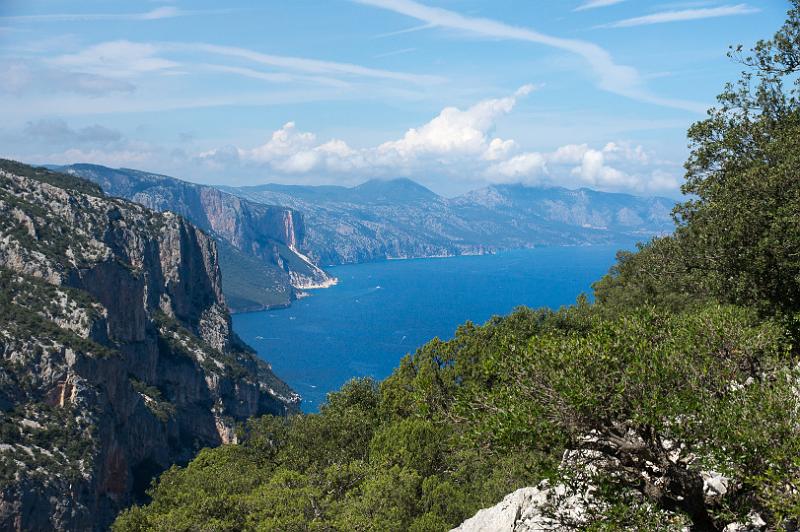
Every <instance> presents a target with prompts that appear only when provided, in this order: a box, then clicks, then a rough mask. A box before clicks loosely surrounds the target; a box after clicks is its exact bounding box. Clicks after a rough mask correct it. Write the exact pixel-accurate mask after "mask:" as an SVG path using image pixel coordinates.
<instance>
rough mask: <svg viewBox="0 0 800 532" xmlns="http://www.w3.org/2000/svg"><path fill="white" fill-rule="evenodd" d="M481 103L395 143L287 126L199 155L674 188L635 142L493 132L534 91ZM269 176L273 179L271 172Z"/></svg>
mask: <svg viewBox="0 0 800 532" xmlns="http://www.w3.org/2000/svg"><path fill="white" fill-rule="evenodd" d="M533 88H534V87H533V86H532V85H526V86H524V87H521V88H520V89H519V90H517V91H516V92H515V93H514V94H512V95H509V96H506V97H502V98H492V99H487V100H483V101H480V102H478V103H476V104H474V105H472V106H470V107H468V108H466V109H459V108H457V107H446V108H444V109H443V110H442V111H441V112H440V113H439V114H438V115H437V116H435V117H434V118H433V119H432V120H430V121H428V122H426V123H425V124H422V125H421V126H419V127H415V128H411V129H409V130H408V131H406V132H405V133H404V134H403V135H402V136H401V137H400V138H398V139H395V140H390V141H386V142H383V143H381V144H378V145H377V146H373V147H366V148H354V147H351V146H350V145H348V144H347V143H346V142H345V141H344V140H341V139H331V140H327V141H325V142H322V141H321V140H320V139H318V137H317V135H315V134H314V133H311V132H307V131H301V130H299V129H298V128H297V126H296V125H295V123H294V122H287V123H286V124H284V125H283V126H281V127H280V128H279V129H278V130H276V131H274V132H273V133H272V134H271V135H270V137H269V139H268V140H267V141H266V142H265V143H264V144H261V145H259V146H256V147H254V148H249V149H243V148H232V147H226V148H222V149H219V150H210V151H207V152H204V153H202V154H200V155H199V156H198V159H199V160H200V161H202V162H203V163H204V164H206V165H208V166H210V167H213V168H215V169H221V168H222V169H224V168H225V167H226V166H228V167H230V166H231V165H234V166H235V165H245V166H247V165H256V166H258V167H266V168H268V169H270V170H272V171H273V172H275V173H277V174H278V175H281V174H283V175H287V176H292V178H291V180H292V181H295V180H296V179H298V178H299V176H310V175H313V176H323V177H324V176H326V175H327V176H336V178H337V180H338V179H341V178H342V177H344V178H345V179H349V180H358V179H359V178H361V179H364V178H371V177H381V176H383V177H387V176H397V175H410V176H412V177H413V176H431V175H436V176H440V177H439V178H441V179H445V178H447V179H450V178H452V179H458V180H460V181H473V182H476V183H478V182H481V181H482V182H490V183H492V182H495V183H508V182H522V183H526V184H548V185H561V186H567V187H580V186H591V187H594V188H599V189H604V190H628V191H631V190H633V191H640V192H652V191H658V190H670V191H674V190H675V189H676V187H677V181H676V178H675V177H674V172H673V173H670V172H668V171H667V170H666V169H665V168H664V164H663V163H661V162H659V161H654V160H653V157H652V155H651V154H650V153H649V152H648V151H647V150H646V149H645V148H644V147H642V146H641V145H637V144H633V143H630V142H626V141H616V142H608V143H606V144H605V145H602V146H600V147H591V146H589V145H588V144H567V145H563V146H560V147H558V148H557V149H554V150H552V151H546V152H540V151H525V152H520V147H519V145H518V143H517V142H516V141H515V140H514V139H503V138H500V137H499V136H496V135H494V134H493V132H494V129H495V126H496V121H497V119H498V117H500V116H502V115H504V114H506V113H509V112H511V111H512V110H513V109H514V106H515V105H516V104H517V103H518V100H519V98H521V97H523V96H525V95H527V94H529V93H530V92H531V91H532V90H533ZM273 175H274V174H273Z"/></svg>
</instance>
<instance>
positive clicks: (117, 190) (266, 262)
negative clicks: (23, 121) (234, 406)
mask: <svg viewBox="0 0 800 532" xmlns="http://www.w3.org/2000/svg"><path fill="white" fill-rule="evenodd" d="M59 170H60V171H63V172H65V173H68V174H71V175H75V176H79V177H82V178H84V179H89V180H91V181H93V182H95V183H97V184H99V185H100V186H101V187H102V188H103V190H104V191H105V192H106V193H107V194H110V195H113V196H118V197H122V198H126V199H129V200H132V201H135V202H137V203H141V204H142V205H145V206H146V207H149V208H151V209H153V210H157V211H172V212H175V213H177V214H180V215H181V216H184V217H186V218H187V219H189V220H190V221H191V222H192V223H194V224H195V225H197V226H198V227H200V228H201V229H203V230H205V231H207V232H208V233H210V234H211V235H213V236H214V237H215V238H216V239H217V241H218V243H219V249H220V263H221V265H222V271H223V275H224V276H225V296H226V299H227V301H228V305H229V306H230V307H231V310H233V311H246V310H258V309H262V308H270V307H281V306H286V305H288V304H289V303H290V301H292V300H293V299H294V298H295V297H296V296H297V295H298V293H299V291H300V290H302V289H306V288H315V287H321V286H328V285H330V284H331V283H333V282H334V280H333V279H332V278H331V277H330V276H328V275H327V274H326V273H325V272H324V271H322V270H321V269H320V268H318V267H317V266H316V265H315V264H314V263H313V262H312V261H311V260H310V259H308V258H307V257H306V256H305V254H304V252H303V251H302V247H303V244H304V239H305V224H304V222H303V217H302V215H301V214H300V213H298V212H297V211H296V210H293V209H291V208H286V207H276V206H274V205H265V204H261V203H254V202H251V201H247V200H245V199H241V198H238V197H236V196H234V195H231V194H227V193H225V192H222V191H220V190H218V189H216V188H213V187H208V186H203V185H197V184H193V183H188V182H186V181H181V180H180V179H175V178H172V177H167V176H163V175H157V174H151V173H147V172H141V171H138V170H128V169H119V170H114V169H111V168H107V167H104V166H98V165H90V164H76V165H71V166H66V167H61V168H59Z"/></svg>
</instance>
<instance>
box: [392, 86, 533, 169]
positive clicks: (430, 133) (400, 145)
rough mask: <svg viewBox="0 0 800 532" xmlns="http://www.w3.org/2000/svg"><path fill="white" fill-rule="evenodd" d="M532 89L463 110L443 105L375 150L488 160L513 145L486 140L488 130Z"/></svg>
mask: <svg viewBox="0 0 800 532" xmlns="http://www.w3.org/2000/svg"><path fill="white" fill-rule="evenodd" d="M533 89H534V86H533V85H525V86H523V87H521V88H520V89H518V90H517V91H516V92H515V93H514V95H513V96H507V97H505V98H496V99H491V100H484V101H482V102H478V103H477V104H475V105H473V106H472V107H470V108H468V109H466V110H463V111H462V110H461V109H458V108H456V107H446V108H444V109H443V110H442V111H441V112H440V113H439V115H438V116H437V117H436V118H434V119H433V120H431V121H430V122H428V123H427V124H425V125H423V126H422V127H419V128H411V129H409V130H408V131H406V133H405V135H403V138H401V139H398V140H394V141H389V142H385V143H383V144H381V145H380V146H379V147H378V151H379V152H380V153H381V154H383V155H389V156H391V155H397V156H399V158H401V159H408V158H410V157H414V156H419V155H426V154H433V155H440V156H441V155H448V154H454V153H456V154H457V153H461V154H477V155H483V156H484V157H485V158H487V159H490V160H491V159H493V158H497V157H498V156H499V155H500V152H507V151H508V150H509V149H510V148H511V147H512V146H513V144H510V143H509V142H508V141H503V140H502V139H498V138H494V139H491V140H490V139H489V137H488V132H489V130H490V129H492V127H493V126H494V123H495V120H496V119H497V118H498V117H499V116H501V115H504V114H506V113H509V112H510V111H511V110H512V109H513V108H514V105H515V104H516V102H517V99H518V98H520V97H524V96H526V95H528V94H530V92H531V91H532V90H533Z"/></svg>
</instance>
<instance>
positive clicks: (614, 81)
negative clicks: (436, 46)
mask: <svg viewBox="0 0 800 532" xmlns="http://www.w3.org/2000/svg"><path fill="white" fill-rule="evenodd" d="M353 1H355V2H358V3H361V4H366V5H371V6H375V7H378V8H382V9H386V10H389V11H394V12H395V13H399V14H402V15H406V16H408V17H412V18H415V19H417V20H419V21H421V22H424V23H427V24H431V25H434V26H437V27H442V28H450V29H456V30H461V31H465V32H468V33H473V34H476V35H481V36H484V37H494V38H501V39H512V40H518V41H526V42H533V43H537V44H543V45H545V46H550V47H553V48H557V49H559V50H565V51H567V52H570V53H573V54H576V55H578V56H580V57H582V58H583V59H584V60H585V61H586V62H587V63H589V65H590V66H591V70H592V72H593V73H594V76H595V77H596V78H597V80H598V81H597V83H598V86H599V87H600V88H601V89H603V90H606V91H608V92H612V93H615V94H619V95H622V96H625V97H628V98H631V99H634V100H638V101H642V102H647V103H652V104H655V105H661V106H665V107H672V108H676V109H684V110H688V111H692V112H697V113H703V112H705V110H706V109H707V107H708V106H707V105H705V104H702V103H697V102H690V101H684V100H676V99H672V98H663V97H660V96H658V95H655V94H653V93H651V92H650V91H649V90H648V89H647V88H646V87H645V85H644V80H643V79H642V77H641V76H640V75H639V73H638V72H637V71H636V69H635V68H633V67H631V66H627V65H620V64H617V63H616V62H615V61H614V59H613V58H612V57H611V54H610V53H608V51H606V50H605V49H603V48H601V47H600V46H598V45H596V44H594V43H591V42H587V41H581V40H578V39H565V38H561V37H555V36H552V35H547V34H544V33H540V32H538V31H535V30H532V29H528V28H523V27H519V26H511V25H509V24H505V23H503V22H498V21H495V20H491V19H487V18H475V17H468V16H465V15H461V14H459V13H456V12H453V11H449V10H446V9H441V8H436V7H430V6H426V5H423V4H420V3H418V2H415V1H414V0H353Z"/></svg>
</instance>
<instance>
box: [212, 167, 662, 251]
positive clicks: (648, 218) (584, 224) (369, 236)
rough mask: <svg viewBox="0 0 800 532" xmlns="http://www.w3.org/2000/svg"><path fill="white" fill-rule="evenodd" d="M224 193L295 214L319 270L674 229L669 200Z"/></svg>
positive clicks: (298, 189) (324, 190) (518, 194)
mask: <svg viewBox="0 0 800 532" xmlns="http://www.w3.org/2000/svg"><path fill="white" fill-rule="evenodd" d="M223 189H224V190H226V191H227V192H230V193H232V194H236V195H238V196H241V197H242V198H246V199H249V200H252V201H255V202H261V203H269V204H274V205H283V206H285V207H288V208H292V209H295V210H297V211H299V212H301V213H302V214H303V217H304V219H305V221H306V226H307V230H306V243H305V248H306V249H307V250H308V253H309V254H310V255H311V256H312V257H313V258H314V259H315V260H318V261H319V262H320V263H322V264H342V263H350V262H363V261H369V260H376V259H387V258H408V257H430V256H442V255H461V254H481V253H490V252H493V251H497V250H501V249H511V248H520V247H532V246H553V245H557V246H563V245H591V244H619V243H630V242H632V241H637V240H646V239H648V238H649V237H650V236H652V235H654V234H662V233H668V232H670V231H671V230H672V228H673V224H672V218H671V216H670V211H671V209H672V204H673V201H671V200H669V199H667V198H640V197H636V196H631V195H628V194H611V193H605V192H597V191H593V190H588V189H580V190H567V189H564V188H558V187H553V188H541V187H527V186H523V185H497V186H491V187H487V188H484V189H481V190H476V191H473V192H470V193H468V194H465V195H463V196H459V197H456V198H444V197H442V196H439V195H437V194H435V193H434V192H432V191H430V190H428V189H427V188H425V187H423V186H421V185H419V184H417V183H415V182H413V181H410V180H408V179H395V180H390V181H377V180H374V181H368V182H366V183H364V184H362V185H359V186H357V187H353V188H345V187H335V186H324V187H309V186H290V185H275V184H270V185H261V186H256V187H240V188H236V187H223Z"/></svg>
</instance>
